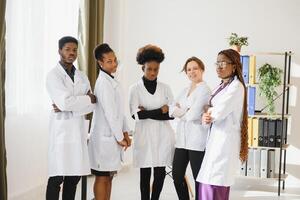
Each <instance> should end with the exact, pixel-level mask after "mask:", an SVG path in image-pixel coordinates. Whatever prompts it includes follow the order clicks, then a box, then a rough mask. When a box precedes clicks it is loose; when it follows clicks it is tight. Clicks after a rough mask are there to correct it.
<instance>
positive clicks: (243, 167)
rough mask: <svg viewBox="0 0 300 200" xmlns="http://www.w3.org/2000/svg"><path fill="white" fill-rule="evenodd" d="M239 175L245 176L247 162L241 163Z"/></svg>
mask: <svg viewBox="0 0 300 200" xmlns="http://www.w3.org/2000/svg"><path fill="white" fill-rule="evenodd" d="M240 175H241V176H247V162H244V163H241V167H240Z"/></svg>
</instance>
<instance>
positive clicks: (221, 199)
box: [197, 49, 248, 200]
mask: <svg viewBox="0 0 300 200" xmlns="http://www.w3.org/2000/svg"><path fill="white" fill-rule="evenodd" d="M216 71H217V74H218V77H219V78H221V84H220V85H219V86H218V87H217V88H216V89H215V90H214V91H213V92H212V95H211V98H210V100H209V106H210V107H209V108H208V110H207V111H206V112H205V113H204V114H203V115H202V123H204V124H207V125H208V126H210V133H209V137H208V141H207V146H206V153H205V156H204V160H203V163H202V166H201V169H200V172H199V174H198V177H197V181H198V182H199V183H200V184H199V188H198V189H199V198H198V199H199V200H228V199H229V191H230V186H231V185H233V183H234V175H235V173H236V171H237V170H238V167H239V160H240V161H242V162H245V161H246V160H247V156H248V134H247V123H248V122H247V116H248V115H247V90H246V87H245V83H244V80H243V76H242V64H241V62H240V55H239V53H238V52H236V51H234V50H232V49H227V50H223V51H221V52H219V54H218V58H217V62H216Z"/></svg>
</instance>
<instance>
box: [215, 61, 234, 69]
mask: <svg viewBox="0 0 300 200" xmlns="http://www.w3.org/2000/svg"><path fill="white" fill-rule="evenodd" d="M231 64H232V62H226V61H218V62H216V63H215V65H216V68H219V69H225V67H226V66H227V65H231Z"/></svg>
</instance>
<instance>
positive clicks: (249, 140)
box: [248, 117, 253, 147]
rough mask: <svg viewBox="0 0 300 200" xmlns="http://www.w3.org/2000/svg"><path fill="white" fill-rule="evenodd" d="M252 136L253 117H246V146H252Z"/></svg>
mask: <svg viewBox="0 0 300 200" xmlns="http://www.w3.org/2000/svg"><path fill="white" fill-rule="evenodd" d="M252 138H253V119H252V118H251V117H248V146H250V147H251V146H252V145H253V144H252Z"/></svg>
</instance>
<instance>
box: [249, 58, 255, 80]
mask: <svg viewBox="0 0 300 200" xmlns="http://www.w3.org/2000/svg"><path fill="white" fill-rule="evenodd" d="M255 72H256V57H255V56H250V59H249V83H250V84H255V76H256V73H255Z"/></svg>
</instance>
